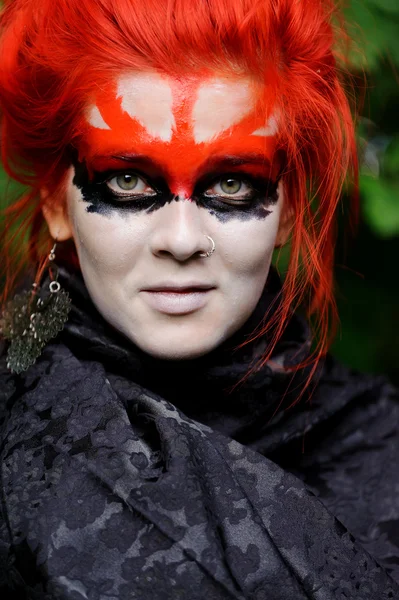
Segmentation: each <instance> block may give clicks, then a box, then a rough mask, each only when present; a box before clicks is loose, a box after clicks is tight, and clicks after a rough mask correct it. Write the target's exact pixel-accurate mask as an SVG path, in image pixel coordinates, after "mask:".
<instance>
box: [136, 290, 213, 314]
mask: <svg viewBox="0 0 399 600" xmlns="http://www.w3.org/2000/svg"><path fill="white" fill-rule="evenodd" d="M214 289H215V287H214V286H210V285H203V284H200V285H198V284H196V285H184V286H176V285H160V286H156V287H152V288H146V289H143V290H141V292H142V294H143V297H144V299H145V300H146V302H147V304H148V305H149V306H150V307H151V308H153V309H155V310H156V311H158V312H160V313H163V314H167V315H186V314H189V313H192V312H195V311H197V310H200V309H201V308H203V307H204V306H205V305H206V304H207V302H208V300H209V296H210V295H211V293H212V290H214Z"/></svg>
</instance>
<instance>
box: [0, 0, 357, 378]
mask: <svg viewBox="0 0 399 600" xmlns="http://www.w3.org/2000/svg"><path fill="white" fill-rule="evenodd" d="M4 5H5V6H4V8H3V11H2V13H1V17H0V27H1V37H0V52H1V56H2V59H1V64H0V108H1V130H2V137H1V149H2V160H3V164H4V167H5V169H6V171H7V173H8V174H9V175H10V176H11V177H12V178H14V179H16V180H17V181H19V182H21V183H23V184H24V185H26V186H28V193H27V194H25V195H24V196H23V197H22V198H21V199H20V200H19V201H18V202H14V203H13V204H11V205H10V207H9V208H8V209H7V211H6V213H7V219H8V223H13V222H14V220H19V221H22V225H20V226H19V228H18V230H17V233H15V227H14V229H13V227H12V226H11V228H10V227H9V228H8V229H9V231H13V233H12V236H14V237H13V239H14V241H15V240H19V239H22V238H21V236H26V233H27V232H28V233H29V240H30V249H31V250H32V251H33V252H32V255H36V260H37V259H40V258H42V257H43V244H41V243H40V241H41V240H43V239H44V238H43V232H44V228H43V227H42V225H43V217H42V214H41V205H42V200H41V199H40V193H39V191H40V189H41V188H47V189H48V190H49V193H50V195H51V197H52V198H53V201H54V202H56V201H57V198H59V199H60V201H61V200H62V196H63V193H62V184H63V181H64V175H65V174H66V170H67V168H68V167H69V166H70V163H71V149H72V148H73V147H74V143H75V142H76V140H77V138H78V136H79V117H80V116H81V115H82V111H83V110H84V108H85V106H86V103H87V101H88V98H89V97H90V95H91V94H93V92H95V90H96V89H98V88H100V87H101V86H102V84H103V83H105V82H109V80H110V79H114V78H115V77H116V76H117V75H118V74H119V73H125V72H126V71H128V70H138V69H148V68H154V69H159V70H161V71H164V72H166V73H168V74H175V75H176V74H177V75H184V73H188V72H192V71H193V70H196V69H203V68H210V69H213V70H222V71H223V70H224V71H226V70H227V69H229V70H231V69H233V70H235V69H240V71H241V72H242V71H243V72H246V73H247V74H251V75H253V76H254V77H255V78H256V79H257V80H261V81H262V82H264V83H265V84H266V85H265V86H264V89H265V90H267V89H269V92H270V89H271V86H272V87H273V93H275V97H276V98H277V104H278V112H279V128H280V131H279V147H280V148H281V150H282V151H283V152H284V155H285V169H284V174H283V182H284V187H285V197H286V202H288V204H289V206H290V207H291V208H292V209H293V211H294V214H295V221H294V225H293V230H292V239H291V253H290V260H289V267H288V272H287V275H286V277H285V280H284V283H283V288H282V298H281V302H280V303H279V305H278V307H275V310H274V312H273V314H271V315H270V318H269V320H268V322H267V323H266V325H265V327H264V328H263V330H262V331H261V332H259V334H261V333H263V332H265V331H266V330H269V331H273V340H272V343H271V345H270V347H269V348H268V351H267V354H266V355H265V356H264V357H263V358H262V361H263V362H264V361H265V360H268V359H269V358H270V356H271V353H272V351H273V347H274V346H275V344H276V342H277V341H278V340H279V339H280V337H281V335H282V333H283V331H284V328H285V326H286V324H287V322H288V319H289V317H290V314H291V312H292V311H293V310H296V309H297V308H298V306H300V305H304V304H305V305H306V309H307V312H308V315H309V316H310V317H312V322H313V324H314V328H315V330H316V334H317V335H316V340H317V342H316V347H315V350H314V352H313V354H312V357H311V358H309V360H308V361H307V362H308V363H309V361H311V362H312V364H313V365H314V366H315V365H317V362H318V360H319V359H320V358H321V357H322V356H323V355H324V354H325V352H326V351H327V349H328V347H329V344H330V342H331V339H332V334H333V332H334V326H335V325H336V322H337V314H336V307H335V302H334V294H333V262H334V245H335V236H336V231H335V216H336V209H337V205H338V203H339V199H340V195H341V191H342V186H343V184H344V181H345V177H346V175H347V173H348V172H350V174H351V175H352V178H353V179H356V176H357V168H356V148H355V141H354V124H353V118H352V116H351V111H350V107H349V103H348V99H347V97H346V94H345V90H344V82H343V79H342V72H343V71H342V60H341V59H342V57H341V56H337V44H336V41H337V40H338V39H339V40H340V42H341V41H342V40H345V39H347V38H346V37H345V35H344V31H343V27H342V26H341V25H340V23H341V21H340V19H339V13H338V11H337V9H336V7H335V3H334V0H301V1H300V2H298V1H296V0H200V1H197V2H194V1H193V0H146V1H145V2H143V0H39V1H38V0H5V2H4ZM338 61H339V62H338ZM12 236H11V237H12ZM45 237H46V235H45ZM47 240H48V234H47ZM21 247H22V246H21V244H20V243H18V244H14V246H13V248H14V250H13V251H11V248H12V245H11V242H10V241H8V242H7V243H6V244H5V245H4V248H3V250H2V251H1V252H2V253H3V260H2V264H6V265H8V267H9V269H8V278H7V281H8V285H7V286H6V294H9V292H10V289H11V283H10V282H11V274H15V273H17V272H18V260H19V259H18V249H19V248H21ZM25 256H26V250H25ZM299 366H304V363H303V362H302V363H301V365H299Z"/></svg>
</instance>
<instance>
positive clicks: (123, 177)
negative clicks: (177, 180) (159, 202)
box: [106, 173, 156, 197]
mask: <svg viewBox="0 0 399 600" xmlns="http://www.w3.org/2000/svg"><path fill="white" fill-rule="evenodd" d="M106 184H107V186H108V187H109V189H110V190H111V191H112V192H114V194H115V195H117V196H129V197H131V196H136V195H137V196H143V195H145V196H151V195H154V194H155V193H156V192H155V191H154V189H153V188H152V187H151V186H149V185H148V184H147V182H146V181H144V179H142V178H141V177H139V176H138V175H137V173H121V174H120V175H115V176H114V177H112V178H111V179H108V181H107V182H106Z"/></svg>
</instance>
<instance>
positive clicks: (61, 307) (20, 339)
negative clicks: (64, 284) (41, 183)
mask: <svg viewBox="0 0 399 600" xmlns="http://www.w3.org/2000/svg"><path fill="white" fill-rule="evenodd" d="M56 246H57V244H56V243H55V244H54V246H53V248H52V250H51V252H50V254H49V256H48V258H47V262H46V265H45V267H47V269H48V278H49V279H50V281H49V283H48V285H46V286H45V287H43V288H40V287H39V284H37V283H34V284H33V285H32V289H31V290H28V291H26V292H22V293H21V294H17V295H16V296H14V298H12V300H10V301H9V302H8V303H7V304H6V307H5V310H4V312H3V315H2V316H1V318H0V333H1V334H2V336H3V337H4V338H5V339H6V340H7V341H9V342H10V345H9V348H8V351H7V367H8V368H9V369H10V370H11V371H12V372H13V373H22V372H23V371H26V370H27V369H28V368H29V367H30V366H31V365H33V364H34V363H35V361H36V359H37V358H38V356H40V354H41V353H42V350H43V348H44V346H45V345H46V344H47V342H48V341H49V340H51V339H52V338H53V337H55V336H56V335H57V333H59V332H60V331H61V330H62V329H63V327H64V325H65V323H66V321H67V320H68V315H69V312H70V309H71V304H72V302H71V299H70V297H69V295H68V293H67V292H66V291H65V290H64V289H62V288H61V285H60V283H59V282H58V268H57V266H56V264H55V262H54V261H55V250H56Z"/></svg>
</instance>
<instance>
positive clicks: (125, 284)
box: [67, 73, 282, 359]
mask: <svg viewBox="0 0 399 600" xmlns="http://www.w3.org/2000/svg"><path fill="white" fill-rule="evenodd" d="M248 83H249V82H248V80H247V79H244V78H241V79H240V78H239V77H235V78H230V79H229V78H226V79H224V78H223V79H222V78H220V79H216V78H211V79H209V80H207V79H204V78H202V79H201V78H198V80H197V81H193V80H190V85H189V86H187V85H185V84H181V82H180V81H177V80H174V79H171V78H170V79H169V78H167V77H166V76H165V77H162V76H160V75H158V74H155V75H154V74H153V73H144V74H143V73H140V74H136V75H134V74H133V75H129V76H125V77H123V78H121V80H119V82H118V83H117V86H116V89H117V93H116V94H115V95H116V96H118V97H119V99H115V95H114V100H113V106H111V104H112V102H111V101H105V102H101V101H99V102H98V105H97V106H96V107H95V109H93V108H92V109H89V112H88V113H87V119H88V121H89V123H90V124H91V127H88V131H87V136H86V138H85V139H84V140H83V142H84V144H85V148H91V151H86V152H85V156H84V158H85V160H86V162H87V164H88V165H89V169H90V171H93V172H97V171H99V170H105V169H107V170H109V169H111V170H112V173H111V174H110V175H109V176H108V179H107V182H102V181H103V180H104V177H103V178H102V180H101V177H100V178H99V177H98V176H97V175H95V180H94V182H92V181H91V180H89V177H88V175H87V171H86V170H85V169H84V168H83V169H78V170H77V171H76V177H74V175H75V173H74V169H71V173H70V177H69V182H68V188H67V200H68V214H69V221H70V225H71V227H72V231H73V237H74V240H75V243H76V247H77V251H78V255H79V259H80V265H81V269H82V273H83V277H84V279H85V282H86V285H87V288H88V291H89V293H90V295H91V298H92V300H93V302H94V304H95V305H96V307H97V308H98V310H99V311H100V313H101V314H102V315H103V316H104V318H105V319H106V320H107V321H108V322H109V323H111V324H112V325H113V326H114V327H115V328H116V329H118V330H119V331H120V332H122V333H123V334H125V335H126V336H127V337H128V338H129V339H130V340H132V341H133V342H134V343H135V344H137V346H138V347H140V348H141V349H142V350H144V351H145V352H147V353H149V354H150V355H153V356H156V357H159V358H164V359H189V358H194V357H197V356H200V355H203V354H205V353H207V352H209V351H211V350H212V349H214V348H216V347H217V346H218V345H220V344H221V343H222V342H223V341H225V340H226V339H227V338H229V337H230V336H231V335H232V334H233V333H234V332H235V331H237V330H238V329H239V328H240V327H241V326H242V325H243V324H244V322H245V321H246V320H247V319H248V318H249V316H250V315H251V313H252V312H253V310H254V308H255V306H256V304H257V302H258V300H259V298H260V295H261V293H262V290H263V288H264V285H265V282H266V278H267V275H268V272H269V268H270V262H271V258H272V252H273V249H274V246H275V241H276V235H277V232H278V227H279V219H280V212H281V207H282V198H281V189H280V198H279V199H278V200H277V193H275V194H274V196H273V197H271V198H268V194H267V193H266V191H267V189H268V190H269V192H270V190H271V187H272V184H270V185H269V188H267V185H268V184H267V181H269V182H272V183H274V185H275V188H276V186H277V184H276V177H277V172H278V169H277V167H276V165H274V166H270V164H269V163H270V162H272V160H273V155H274V141H273V140H272V139H271V138H270V141H269V142H268V144H266V142H265V138H263V139H260V138H261V136H260V135H259V134H257V135H252V133H253V132H254V131H257V130H258V129H260V128H261V127H262V126H263V127H264V124H265V119H264V118H263V119H262V118H261V117H260V116H259V113H258V111H256V110H252V109H253V107H255V104H256V103H255V98H254V97H253V96H252V93H253V92H251V91H250V87H249V85H248ZM112 89H114V90H115V86H114V87H113V88H112ZM151 91H154V95H153V96H152V100H150V101H149V100H148V96H149V94H150V93H151ZM154 98H156V102H155V101H154ZM270 114H272V111H271V113H270ZM121 115H122V117H123V118H126V117H128V118H129V119H130V121H131V130H127V129H126V121H124V120H123V119H122V118H121ZM207 115H208V117H207ZM217 116H218V118H216V117H217ZM114 117H115V118H114ZM118 123H119V125H118ZM218 123H219V127H218ZM269 135H270V134H269ZM116 148H118V149H119V151H116ZM111 149H112V150H111ZM82 154H83V152H82V153H81V155H82ZM115 154H118V155H119V156H123V158H119V159H117V158H115ZM133 154H134V156H133ZM128 155H130V156H128ZM113 157H114V158H113ZM144 157H145V158H144ZM237 159H240V161H241V162H242V164H237V162H239V161H237ZM96 181H97V183H96ZM262 182H263V183H262ZM265 186H266V187H265ZM126 188H129V190H127V189H126ZM110 190H112V192H111V191H110ZM274 191H275V190H274ZM112 193H113V194H118V195H117V196H112ZM176 197H177V199H176ZM206 236H210V237H211V238H212V239H213V240H214V242H215V245H216V249H215V252H214V253H213V254H212V255H211V257H209V258H201V257H200V253H201V252H206V251H208V250H210V249H211V245H212V244H211V241H210V240H209V239H208V238H207V237H206ZM172 288H177V291H176V289H175V291H174V292H173V293H172V291H171V289H172Z"/></svg>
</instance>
